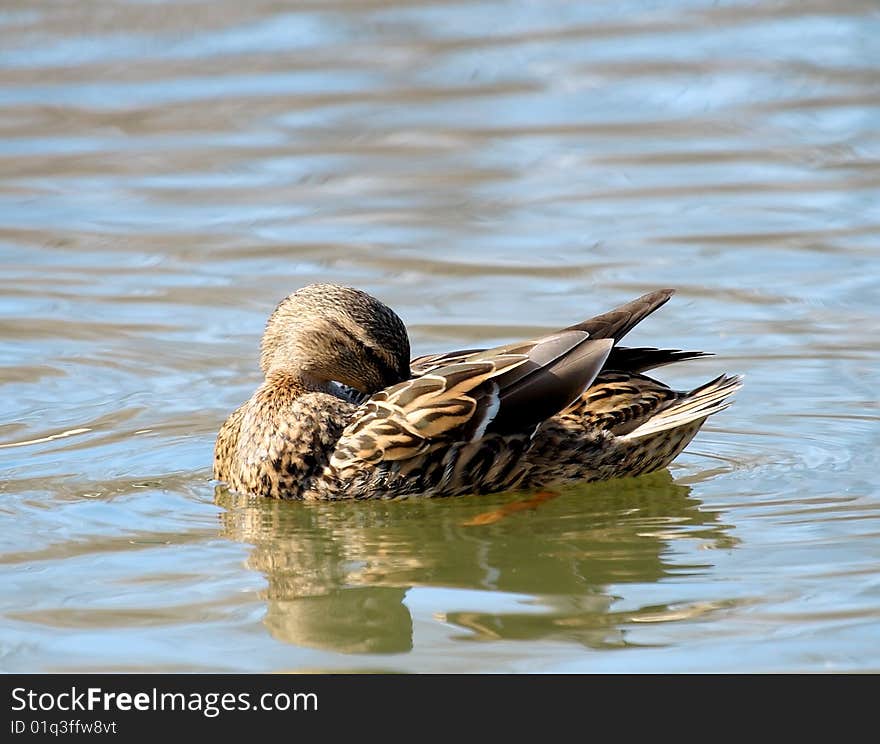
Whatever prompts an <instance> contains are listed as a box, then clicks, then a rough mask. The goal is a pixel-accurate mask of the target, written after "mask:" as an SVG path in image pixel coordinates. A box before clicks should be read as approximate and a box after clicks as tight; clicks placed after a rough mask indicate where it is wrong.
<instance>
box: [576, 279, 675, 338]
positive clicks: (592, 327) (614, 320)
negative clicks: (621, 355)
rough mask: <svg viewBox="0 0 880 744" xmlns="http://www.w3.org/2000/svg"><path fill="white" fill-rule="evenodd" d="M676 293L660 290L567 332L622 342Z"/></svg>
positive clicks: (670, 290) (582, 323)
mask: <svg viewBox="0 0 880 744" xmlns="http://www.w3.org/2000/svg"><path fill="white" fill-rule="evenodd" d="M674 293H675V290H674V289H658V290H657V291H656V292H649V293H648V294H646V295H642V296H641V297H639V298H637V299H635V300H633V301H632V302H627V303H626V304H625V305H621V306H620V307H617V308H614V310H609V311H608V312H607V313H602V315H597V316H596V317H595V318H590V319H589V320H584V321H582V322H581V323H578V324H577V325H573V326H569V327H568V328H566V329H565V330H567V331H569V330H571V331H586V332H587V333H589V334H590V338H613V339H614V340H615V341H620V339H622V338H623V337H624V336H625V335H626V334H627V333H629V332H630V331H631V330H632V329H633V328H635V327H636V325H638V324H639V323H640V322H641V321H642V320H644V319H645V318H647V317H648V316H649V315H650V314H651V313H653V312H654V311H655V310H656V309H657V308H658V307H660V306H661V305H663V304H664V303H665V302H666V301H667V300H669V298H670V297H672V295H673V294H674Z"/></svg>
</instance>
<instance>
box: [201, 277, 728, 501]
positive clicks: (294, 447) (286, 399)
mask: <svg viewBox="0 0 880 744" xmlns="http://www.w3.org/2000/svg"><path fill="white" fill-rule="evenodd" d="M673 292H674V290H672V289H660V290H657V291H654V292H650V293H648V294H645V295H643V296H641V297H638V298H637V299H634V300H632V301H630V302H627V303H626V304H624V305H621V306H620V307H617V308H615V309H613V310H610V311H608V312H606V313H603V314H601V315H596V316H595V317H592V318H589V319H588V320H584V321H582V322H580V323H576V324H575V325H571V326H568V327H566V328H563V329H561V330H558V331H555V332H553V333H549V334H545V335H542V336H539V337H537V338H533V339H530V340H526V341H519V342H515V343H511V344H506V345H503V346H496V347H494V348H490V349H465V350H458V351H451V352H445V353H438V354H429V355H426V356H419V357H417V358H415V359H411V358H410V341H409V335H408V333H407V330H406V326H405V325H404V323H403V321H402V320H401V319H400V317H399V316H398V315H397V314H396V313H395V312H394V311H393V310H392V309H391V308H389V307H388V306H387V305H385V304H384V303H383V302H381V301H380V300H378V299H376V298H375V297H373V296H372V295H370V294H368V293H367V292H364V291H363V290H360V289H357V288H354V287H347V286H342V285H337V284H326V283H319V284H310V285H308V286H305V287H302V288H301V289H298V290H297V291H295V292H293V293H292V294H291V295H289V296H288V297H286V298H285V299H283V300H282V301H281V302H280V303H279V304H278V305H277V307H276V308H275V309H274V311H273V312H272V313H271V315H270V316H269V319H268V321H267V323H266V326H265V329H264V332H263V335H262V339H261V342H260V368H261V370H262V373H263V382H262V383H261V384H260V385H259V387H258V388H257V389H256V391H255V392H254V393H253V395H252V396H251V397H250V399H248V400H247V401H246V402H245V403H243V404H242V405H241V406H239V407H238V408H237V409H235V411H233V412H232V413H231V414H230V415H229V417H228V418H227V419H226V421H225V422H224V423H223V425H222V427H221V428H220V430H219V433H218V435H217V440H216V444H215V448H214V477H215V479H216V480H218V481H220V482H221V483H223V484H225V486H226V487H227V488H228V489H231V490H233V491H237V492H239V493H243V494H247V495H251V496H264V497H269V498H275V499H296V500H304V501H318V500H320V501H333V500H341V499H389V498H402V497H441V496H459V495H465V494H486V493H495V492H502V491H519V490H537V489H546V488H554V487H559V486H562V485H564V484H568V483H573V482H579V481H585V482H588V481H598V480H607V479H611V478H621V477H634V476H639V475H642V474H645V473H650V472H653V471H655V470H660V469H662V468H665V467H666V466H667V465H669V463H670V462H672V460H673V459H674V458H675V457H677V456H678V455H679V453H680V452H681V451H682V450H683V449H684V448H685V446H686V445H687V444H688V443H689V442H690V441H691V440H692V439H693V437H694V435H695V434H696V433H697V431H698V430H699V429H700V427H701V426H702V425H703V423H704V422H705V421H706V419H707V418H708V417H709V416H711V415H713V414H716V413H718V412H720V411H722V410H724V409H725V408H727V406H728V405H730V403H731V402H732V399H731V395H732V394H733V393H734V392H736V390H737V389H739V388H740V386H741V384H742V382H741V380H742V378H741V377H740V376H736V375H733V376H729V375H726V374H722V375H720V376H718V377H716V378H715V379H713V380H711V381H709V382H707V383H705V384H703V385H700V386H699V387H696V388H694V389H691V390H686V391H680V390H674V389H672V388H670V387H669V386H667V385H666V384H664V383H662V382H660V381H658V380H656V379H654V378H653V377H649V376H648V375H646V374H645V373H646V372H648V371H651V370H653V369H655V368H657V367H661V366H664V365H667V364H672V363H677V362H681V361H685V360H689V359H696V358H699V357H704V356H709V354H707V353H706V352H702V351H681V350H678V349H662V348H654V347H625V346H620V345H619V342H620V340H621V339H622V338H623V337H624V336H625V335H626V334H627V333H629V331H631V330H632V329H633V328H634V327H635V326H636V325H637V324H638V323H640V322H641V321H642V320H644V319H645V318H646V317H647V316H648V315H650V314H651V313H653V312H654V311H655V310H657V309H658V308H659V307H661V306H662V305H663V304H665V303H666V302H667V301H668V300H669V299H670V297H671V296H672V295H673Z"/></svg>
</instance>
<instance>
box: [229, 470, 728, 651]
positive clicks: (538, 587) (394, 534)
mask: <svg viewBox="0 0 880 744" xmlns="http://www.w3.org/2000/svg"><path fill="white" fill-rule="evenodd" d="M216 498H217V503H218V504H219V505H220V506H222V507H224V512H223V513H222V522H223V534H224V536H226V537H228V538H231V539H233V540H236V541H241V542H245V543H250V544H252V545H253V546H254V548H253V551H252V553H251V555H250V557H249V558H248V566H249V567H250V568H252V569H253V570H255V571H260V572H262V573H263V574H264V575H265V577H266V580H267V582H268V586H267V589H266V590H265V599H266V603H267V611H266V615H265V618H264V622H265V624H266V626H267V628H268V629H269V632H270V633H271V634H272V635H273V636H274V637H275V638H277V639H278V640H281V641H284V642H287V643H292V644H296V645H299V646H305V647H310V648H320V649H326V650H334V651H339V652H344V653H372V654H389V653H403V652H407V651H409V650H411V649H412V647H413V617H412V614H411V612H410V609H409V607H408V606H407V603H406V598H407V595H408V594H409V593H410V592H412V591H414V590H417V589H418V588H424V587H429V588H436V589H440V588H442V589H444V590H448V589H457V590H462V593H459V594H453V595H450V594H447V593H444V594H442V595H440V594H438V595H437V596H436V597H435V598H432V597H431V596H430V595H425V597H424V598H423V599H422V600H421V602H422V603H423V602H425V601H427V602H431V601H434V602H437V603H441V602H442V603H443V605H444V606H442V607H441V606H437V607H435V608H433V610H432V615H433V619H434V621H440V622H443V623H446V624H448V625H453V626H458V627H459V628H461V629H462V630H463V631H466V632H463V633H462V634H461V637H462V638H463V639H485V640H489V639H507V640H513V639H519V640H549V639H553V640H567V641H573V642H577V643H579V644H583V645H585V646H588V647H595V648H606V647H615V646H624V645H626V638H625V630H624V626H625V625H626V624H627V623H629V622H637V621H638V620H639V617H640V616H644V619H649V616H650V618H651V619H658V618H659V619H664V617H663V616H664V614H665V613H666V614H669V617H668V618H666V619H674V618H675V617H677V616H679V615H680V612H679V611H676V612H675V613H673V611H672V610H671V609H670V608H668V607H662V606H656V605H654V606H650V607H643V608H636V609H628V610H626V611H615V610H614V608H613V605H614V603H615V600H616V599H618V596H615V595H616V594H618V593H619V592H620V591H621V587H622V586H623V585H627V584H633V583H652V582H656V581H658V580H660V579H662V578H664V577H666V576H669V575H671V574H672V573H675V574H676V575H681V574H682V573H683V572H697V573H699V572H704V571H706V570H708V569H709V568H711V566H710V565H707V564H706V563H701V564H692V565H686V564H684V563H683V562H682V561H677V562H672V561H669V560H668V559H667V556H668V554H669V553H670V547H671V543H672V541H674V540H677V539H687V540H692V541H699V543H700V545H701V546H707V547H729V546H731V545H733V540H732V538H730V537H729V536H727V535H726V534H725V532H724V527H723V525H721V524H719V523H718V522H717V515H716V514H715V513H714V512H707V511H704V510H701V509H700V508H699V506H700V502H699V501H698V500H697V499H695V498H693V497H691V496H690V488H689V487H687V486H684V485H679V484H676V483H674V482H673V480H672V477H671V476H670V474H669V472H668V471H662V472H660V473H655V474H653V475H649V476H643V477H641V478H630V479H624V480H619V481H612V482H609V483H599V484H581V485H578V486H573V487H570V488H567V489H565V490H564V491H561V492H560V493H559V495H558V496H556V497H554V498H550V497H548V496H544V497H543V498H539V499H534V500H533V503H527V504H526V506H527V507H529V508H526V509H521V508H519V506H518V505H520V504H521V503H522V501H523V498H524V497H523V496H522V494H519V495H517V494H500V495H495V496H478V497H461V498H457V499H439V500H435V499H432V500H412V501H408V500H401V501H374V502H364V503H345V502H339V503H330V504H323V503H302V502H279V501H275V500H269V499H260V498H253V497H247V496H240V495H236V494H232V493H230V492H228V491H227V490H225V489H224V488H222V487H218V488H217V493H216ZM511 505H514V508H510V507H511ZM487 515H488V518H487ZM710 555H711V551H705V552H703V553H701V557H702V556H710ZM467 590H470V591H472V592H480V594H473V595H472V596H469V595H467V594H465V593H464V591H467ZM422 606H423V604H422ZM420 615H421V613H420ZM421 619H423V620H428V618H426V617H422V618H421Z"/></svg>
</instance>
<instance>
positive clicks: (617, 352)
mask: <svg viewBox="0 0 880 744" xmlns="http://www.w3.org/2000/svg"><path fill="white" fill-rule="evenodd" d="M707 356H713V355H712V352H711V351H679V350H678V349H655V348H652V347H647V346H639V347H634V348H627V347H626V346H615V347H614V348H613V349H612V350H611V354H609V355H608V361H607V362H605V367H604V368H603V369H606V370H609V371H611V372H631V373H633V374H637V373H641V372H646V371H648V370H649V369H656V368H657V367H662V366H663V365H664V364H673V363H675V362H683V361H685V360H686V359H699V358H700V357H707Z"/></svg>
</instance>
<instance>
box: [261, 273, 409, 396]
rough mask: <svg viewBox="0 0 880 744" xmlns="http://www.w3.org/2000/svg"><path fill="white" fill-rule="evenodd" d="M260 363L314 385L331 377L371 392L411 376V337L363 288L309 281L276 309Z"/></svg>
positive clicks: (266, 371) (266, 370) (322, 384)
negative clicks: (311, 282)
mask: <svg viewBox="0 0 880 744" xmlns="http://www.w3.org/2000/svg"><path fill="white" fill-rule="evenodd" d="M260 367H262V369H263V373H264V374H265V375H266V376H267V377H269V376H270V375H272V374H284V375H288V376H292V377H296V378H299V379H301V380H302V381H304V382H306V383H309V384H311V385H312V386H318V387H325V386H326V385H327V384H328V383H329V382H330V381H336V382H341V383H342V384H344V385H348V386H349V387H352V388H354V389H355V390H359V391H360V392H362V393H373V392H376V391H377V390H381V389H382V388H385V387H388V386H389V385H394V384H395V383H398V382H401V381H403V380H406V379H409V377H410V368H409V336H407V333H406V327H405V326H404V324H403V321H402V320H401V319H400V318H399V317H398V316H397V314H396V313H395V312H394V311H393V310H392V309H391V308H389V307H388V306H387V305H384V304H383V303H381V302H379V300H377V299H376V298H375V297H371V296H370V295H368V294H367V293H366V292H362V291H361V290H359V289H353V288H352V287H341V286H338V285H336V284H310V285H308V286H307V287H303V288H302V289H299V290H297V291H296V292H294V293H293V294H292V295H290V296H289V297H287V298H285V299H284V300H282V301H281V302H280V303H279V305H278V307H276V308H275V310H274V312H273V313H272V315H271V316H269V321H268V322H267V323H266V330H265V331H264V332H263V340H262V343H261V345H260Z"/></svg>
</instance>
